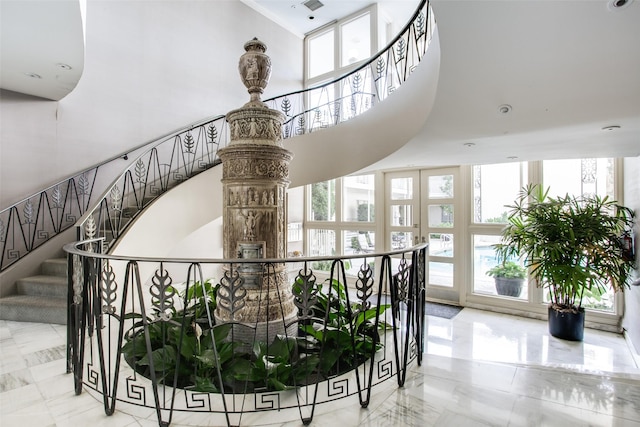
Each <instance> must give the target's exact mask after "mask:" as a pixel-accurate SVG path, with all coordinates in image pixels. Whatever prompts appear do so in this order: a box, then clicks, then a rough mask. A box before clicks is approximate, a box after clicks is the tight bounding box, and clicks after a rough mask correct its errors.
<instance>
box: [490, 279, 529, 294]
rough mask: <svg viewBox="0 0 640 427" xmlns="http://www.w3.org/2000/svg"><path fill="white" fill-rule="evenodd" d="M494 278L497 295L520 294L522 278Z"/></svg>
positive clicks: (522, 283)
mask: <svg viewBox="0 0 640 427" xmlns="http://www.w3.org/2000/svg"><path fill="white" fill-rule="evenodd" d="M494 279H495V282H496V292H498V295H504V296H507V297H516V298H517V297H519V296H520V293H521V292H522V285H524V279H507V278H505V277H495V278H494Z"/></svg>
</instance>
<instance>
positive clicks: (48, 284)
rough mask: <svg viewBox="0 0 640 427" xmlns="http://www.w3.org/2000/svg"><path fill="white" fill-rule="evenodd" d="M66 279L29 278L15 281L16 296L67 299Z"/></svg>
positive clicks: (58, 277) (56, 277)
mask: <svg viewBox="0 0 640 427" xmlns="http://www.w3.org/2000/svg"><path fill="white" fill-rule="evenodd" d="M67 287H68V284H67V278H66V277H60V276H31V277H25V278H23V279H19V280H18V281H16V289H17V293H18V295H29V296H42V297H54V298H62V299H64V300H65V301H66V298H67Z"/></svg>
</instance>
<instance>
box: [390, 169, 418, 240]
mask: <svg viewBox="0 0 640 427" xmlns="http://www.w3.org/2000/svg"><path fill="white" fill-rule="evenodd" d="M419 185H420V173H419V172H418V171H409V172H392V173H387V174H385V190H386V191H385V193H386V194H387V197H386V202H387V220H386V224H385V228H386V232H387V241H386V245H387V249H388V250H399V249H405V248H409V247H411V246H413V245H414V244H416V243H417V242H418V233H417V232H418V231H419V230H418V220H419V218H420V203H419V200H418V196H419V195H420V193H419V191H416V190H417V189H418V188H419Z"/></svg>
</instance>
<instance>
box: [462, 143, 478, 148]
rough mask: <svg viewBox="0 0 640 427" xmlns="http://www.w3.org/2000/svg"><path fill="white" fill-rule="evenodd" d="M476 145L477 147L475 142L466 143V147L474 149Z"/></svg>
mask: <svg viewBox="0 0 640 427" xmlns="http://www.w3.org/2000/svg"><path fill="white" fill-rule="evenodd" d="M474 145H476V144H475V143H474V142H465V143H464V146H465V147H473V146H474Z"/></svg>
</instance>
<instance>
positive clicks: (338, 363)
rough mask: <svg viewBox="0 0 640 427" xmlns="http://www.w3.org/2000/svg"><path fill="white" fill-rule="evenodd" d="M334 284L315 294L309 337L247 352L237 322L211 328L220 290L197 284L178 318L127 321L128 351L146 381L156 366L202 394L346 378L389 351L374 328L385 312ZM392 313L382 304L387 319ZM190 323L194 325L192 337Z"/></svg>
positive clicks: (163, 376)
mask: <svg viewBox="0 0 640 427" xmlns="http://www.w3.org/2000/svg"><path fill="white" fill-rule="evenodd" d="M295 286H296V284H294V288H295ZM330 286H331V292H329V293H324V292H322V285H321V284H318V285H317V287H316V288H315V289H314V290H315V291H317V292H318V293H317V297H318V298H317V302H316V304H315V305H314V306H313V307H312V311H313V313H314V316H315V317H316V319H318V321H314V322H307V324H304V322H301V323H300V325H299V329H300V331H301V334H300V335H301V336H298V337H283V336H277V337H276V338H275V339H274V341H273V342H271V343H269V344H268V345H267V344H266V343H262V342H256V343H255V344H254V345H253V348H252V349H251V350H250V351H246V350H243V349H242V348H241V347H242V345H241V344H240V343H236V342H231V341H230V340H229V334H230V331H231V330H232V325H231V324H230V323H227V324H221V325H212V326H210V322H209V320H208V319H209V318H208V316H207V315H208V314H211V315H212V313H213V309H215V305H216V295H217V289H218V286H212V285H211V283H210V282H209V281H207V282H205V283H203V284H201V283H199V282H197V283H196V284H194V286H192V287H190V288H189V290H188V291H186V296H187V300H188V301H190V302H189V303H188V304H187V306H186V307H185V309H184V310H176V311H175V312H173V313H172V316H171V317H170V320H160V321H157V320H153V319H151V318H149V319H146V322H145V321H144V320H143V319H142V316H141V315H140V314H137V313H130V314H128V315H127V316H125V318H126V319H131V320H132V321H133V326H132V327H131V328H130V329H129V330H128V331H126V333H125V337H124V339H125V344H124V345H123V346H122V353H123V355H124V357H125V360H126V361H127V362H128V363H129V364H130V365H131V366H132V367H134V369H135V370H136V371H137V372H138V373H140V374H142V375H143V376H146V377H151V375H152V372H151V365H152V363H153V374H154V375H155V377H156V379H157V381H159V382H160V383H164V384H167V385H173V381H174V378H177V382H176V384H177V386H178V387H179V388H186V389H192V390H196V391H202V392H213V393H215V392H220V391H221V387H222V388H224V390H225V391H226V392H232V393H245V392H253V391H266V390H286V389H289V388H293V387H296V386H299V385H302V384H305V383H309V382H313V381H317V380H320V379H323V378H326V377H327V376H329V375H337V374H341V373H344V372H347V371H348V370H350V369H353V368H355V367H356V366H357V364H358V363H361V362H362V361H364V360H365V359H366V358H368V357H370V356H371V354H372V351H376V350H378V349H380V348H381V347H382V344H381V343H380V340H379V335H378V331H377V330H376V327H375V322H374V320H375V318H376V315H377V313H378V310H376V309H375V308H367V309H364V308H363V307H361V306H360V305H359V304H351V305H349V304H348V302H347V295H346V290H345V288H344V285H342V284H341V283H340V282H338V281H335V280H334V281H333V282H332V284H331V285H330ZM181 296H182V297H183V298H184V297H185V292H183V293H181ZM205 304H206V305H208V306H209V313H207V308H206V305H205ZM388 307H389V306H387V305H385V306H381V307H380V310H379V311H380V313H382V312H384V311H385V310H386V309H387V308H388ZM156 314H158V313H156ZM325 317H326V319H327V327H326V328H323V327H322V325H321V324H320V323H319V320H321V319H325ZM156 318H157V316H156ZM144 323H147V328H148V334H145V330H144ZM183 325H188V326H187V327H186V328H184V331H183ZM385 326H386V325H385V324H384V323H380V324H379V327H385ZM352 331H354V334H355V335H354V340H353V341H352V339H351V333H352ZM147 338H148V339H149V342H150V345H151V349H152V353H151V357H150V358H149V357H148V356H147V347H146V340H147ZM354 351H355V353H354ZM151 362H152V363H151ZM178 362H179V363H178Z"/></svg>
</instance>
